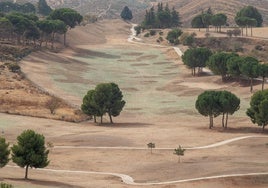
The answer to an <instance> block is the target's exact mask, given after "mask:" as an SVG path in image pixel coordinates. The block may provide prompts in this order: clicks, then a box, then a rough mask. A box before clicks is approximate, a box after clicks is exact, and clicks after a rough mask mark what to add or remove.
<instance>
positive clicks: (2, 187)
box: [0, 182, 14, 188]
mask: <svg viewBox="0 0 268 188" xmlns="http://www.w3.org/2000/svg"><path fill="white" fill-rule="evenodd" d="M0 188H14V186H13V185H11V184H7V183H3V182H1V183H0Z"/></svg>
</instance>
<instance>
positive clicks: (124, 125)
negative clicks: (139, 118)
mask: <svg viewBox="0 0 268 188" xmlns="http://www.w3.org/2000/svg"><path fill="white" fill-rule="evenodd" d="M95 125H97V126H101V127H111V128H141V127H147V126H149V125H153V124H150V123H138V122H132V123H108V122H104V123H102V124H100V123H96V124H95Z"/></svg>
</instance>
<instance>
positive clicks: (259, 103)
mask: <svg viewBox="0 0 268 188" xmlns="http://www.w3.org/2000/svg"><path fill="white" fill-rule="evenodd" d="M246 114H247V115H248V116H249V117H250V119H251V121H252V123H254V124H257V125H258V126H261V127H262V129H263V130H264V128H265V126H266V125H267V124H268V90H264V91H258V92H256V93H255V94H254V95H253V96H252V97H251V101H250V108H248V109H247V112H246Z"/></svg>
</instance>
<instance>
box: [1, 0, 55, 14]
mask: <svg viewBox="0 0 268 188" xmlns="http://www.w3.org/2000/svg"><path fill="white" fill-rule="evenodd" d="M51 11H52V9H51V8H50V7H49V6H48V5H47V2H46V0H39V1H38V3H37V10H36V8H35V6H34V5H33V4H32V3H24V4H18V3H12V2H9V1H4V2H0V12H2V13H10V12H20V13H25V14H28V13H36V12H37V13H39V14H41V15H48V14H49V13H50V12H51Z"/></svg>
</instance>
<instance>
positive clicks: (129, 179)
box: [7, 135, 268, 186]
mask: <svg viewBox="0 0 268 188" xmlns="http://www.w3.org/2000/svg"><path fill="white" fill-rule="evenodd" d="M249 138H268V136H259V135H252V136H243V137H237V138H232V139H228V140H224V141H221V142H217V143H215V144H210V145H206V146H198V147H192V148H186V149H188V150H194V149H208V148H213V147H219V146H222V145H226V144H229V143H232V142H235V141H239V140H243V139H249ZM63 148H64V149H105V150H106V149H123V150H127V149H128V150H145V149H146V148H138V147H80V146H55V147H54V149H63ZM156 149H163V150H167V149H168V150H169V149H174V148H156ZM7 167H9V168H19V167H18V166H11V165H7ZM35 170H37V171H45V172H54V173H71V174H94V175H106V176H115V177H118V178H120V179H121V180H122V182H124V183H125V184H128V185H139V186H146V185H147V186H148V185H167V184H176V183H183V182H193V181H200V180H211V179H220V178H230V177H243V176H262V175H268V172H254V173H243V174H242V173H239V174H224V175H218V176H208V177H197V178H191V179H182V180H175V181H163V182H152V183H136V182H135V180H134V179H133V178H132V177H131V176H129V175H126V174H120V173H113V172H95V171H76V170H56V169H49V168H46V169H35Z"/></svg>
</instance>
